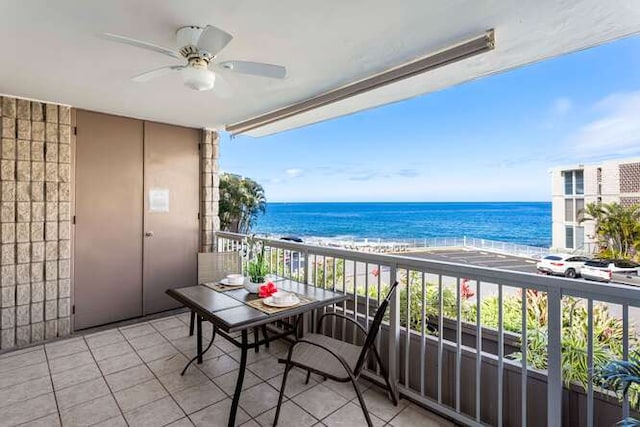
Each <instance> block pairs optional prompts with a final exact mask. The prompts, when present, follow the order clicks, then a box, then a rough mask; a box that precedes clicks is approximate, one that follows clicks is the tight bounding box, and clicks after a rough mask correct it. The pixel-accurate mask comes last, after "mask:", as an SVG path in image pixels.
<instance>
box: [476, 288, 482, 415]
mask: <svg viewBox="0 0 640 427" xmlns="http://www.w3.org/2000/svg"><path fill="white" fill-rule="evenodd" d="M481 290H482V282H480V280H477V281H476V421H478V422H480V413H481V409H482V408H481V406H480V403H481V395H480V389H481V388H480V386H481V382H482V292H481Z"/></svg>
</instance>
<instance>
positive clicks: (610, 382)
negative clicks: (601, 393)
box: [592, 350, 640, 426]
mask: <svg viewBox="0 0 640 427" xmlns="http://www.w3.org/2000/svg"><path fill="white" fill-rule="evenodd" d="M592 381H593V382H594V383H595V384H596V385H598V386H600V387H602V388H604V389H605V390H610V391H613V392H615V393H616V395H617V396H618V398H619V399H620V400H622V399H624V398H625V397H627V396H628V395H629V392H630V391H631V389H632V388H634V387H637V386H638V384H640V351H638V350H636V351H634V352H633V353H631V354H630V355H629V360H613V361H611V362H608V363H606V364H605V365H603V366H602V367H600V368H598V369H597V370H596V371H595V372H594V375H593V377H592ZM636 391H637V389H636ZM615 425H616V426H640V420H637V419H635V418H633V417H626V418H625V419H623V420H620V421H618V422H617V423H616V424H615Z"/></svg>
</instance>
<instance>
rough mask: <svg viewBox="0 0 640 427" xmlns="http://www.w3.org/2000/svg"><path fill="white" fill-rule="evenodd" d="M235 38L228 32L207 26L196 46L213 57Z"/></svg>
mask: <svg viewBox="0 0 640 427" xmlns="http://www.w3.org/2000/svg"><path fill="white" fill-rule="evenodd" d="M232 39H233V36H232V35H231V34H229V33H227V32H226V31H223V30H221V29H220V28H218V27H214V26H213V25H207V26H206V27H204V30H202V33H200V38H199V39H198V43H197V44H196V46H197V47H198V49H202V50H204V51H206V52H208V53H210V54H211V55H212V56H216V55H217V54H218V53H219V52H220V51H221V50H222V49H224V47H225V46H226V45H228V44H229V42H230V41H231V40H232Z"/></svg>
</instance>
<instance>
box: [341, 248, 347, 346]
mask: <svg viewBox="0 0 640 427" xmlns="http://www.w3.org/2000/svg"><path fill="white" fill-rule="evenodd" d="M342 269H343V270H344V271H343V273H342V293H343V294H346V293H347V260H346V259H345V260H344V266H343V267H342ZM342 315H343V316H346V315H347V301H346V300H345V301H342ZM346 323H347V322H345V321H344V320H343V321H342V337H341V339H342V341H346V340H347V324H346Z"/></svg>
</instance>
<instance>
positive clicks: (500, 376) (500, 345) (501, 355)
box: [498, 284, 504, 427]
mask: <svg viewBox="0 0 640 427" xmlns="http://www.w3.org/2000/svg"><path fill="white" fill-rule="evenodd" d="M502 311H503V301H502V284H498V427H500V426H502V404H503V400H504V393H503V389H504V384H503V380H504V378H503V375H504V372H503V370H504V330H503V326H504V325H503V324H502V323H503V322H502V321H503V319H502V316H503V312H502Z"/></svg>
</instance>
